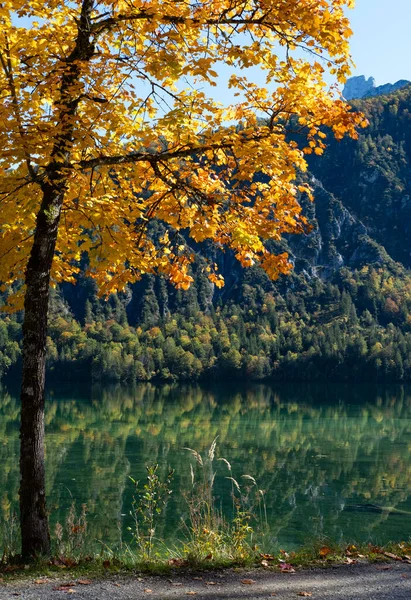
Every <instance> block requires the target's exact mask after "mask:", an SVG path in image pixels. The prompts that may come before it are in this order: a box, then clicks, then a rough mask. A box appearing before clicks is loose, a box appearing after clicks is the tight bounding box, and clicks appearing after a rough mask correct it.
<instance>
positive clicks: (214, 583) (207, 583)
mask: <svg viewBox="0 0 411 600" xmlns="http://www.w3.org/2000/svg"><path fill="white" fill-rule="evenodd" d="M206 585H217V584H216V582H215V581H206Z"/></svg>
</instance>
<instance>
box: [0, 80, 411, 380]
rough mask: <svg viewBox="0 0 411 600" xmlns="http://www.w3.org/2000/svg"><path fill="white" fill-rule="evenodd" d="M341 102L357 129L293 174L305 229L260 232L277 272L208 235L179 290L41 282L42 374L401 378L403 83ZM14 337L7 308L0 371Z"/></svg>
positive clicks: (408, 333)
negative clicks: (245, 261)
mask: <svg viewBox="0 0 411 600" xmlns="http://www.w3.org/2000/svg"><path fill="white" fill-rule="evenodd" d="M352 104H353V108H354V110H361V111H363V112H364V113H365V114H366V116H367V118H368V120H369V123H370V125H369V127H368V128H367V129H365V130H363V131H362V132H361V134H360V137H359V140H357V141H354V140H350V139H344V140H342V141H340V142H338V141H336V140H334V139H333V138H332V137H331V136H330V137H329V140H328V148H327V150H326V152H325V154H324V155H323V156H322V157H317V156H314V155H312V156H311V157H310V160H309V172H308V174H307V173H306V174H304V175H301V177H305V178H308V179H309V181H310V183H311V185H312V187H313V189H314V193H315V202H314V203H311V202H310V201H309V200H308V199H307V198H305V197H304V196H302V197H301V199H300V201H301V203H302V205H303V209H304V212H305V214H306V216H307V217H308V219H309V222H310V224H311V231H310V232H308V233H307V234H306V235H298V236H297V235H295V236H289V237H288V238H287V239H284V240H283V241H282V242H281V243H274V242H269V245H270V247H271V248H272V249H273V250H277V251H287V252H289V254H290V257H291V260H292V262H293V263H294V270H293V272H292V274H291V275H289V276H287V277H281V278H280V279H279V280H278V281H277V282H272V281H270V280H269V279H268V277H267V275H266V274H265V273H264V272H263V271H262V270H261V269H259V268H256V267H252V268H249V269H242V268H241V266H240V265H239V263H238V262H237V261H236V260H235V258H234V256H233V254H232V253H230V252H225V253H221V252H220V251H219V250H218V248H217V247H216V246H215V245H213V244H211V243H203V244H199V245H196V244H193V243H191V247H192V250H193V252H194V253H195V255H196V259H195V262H194V264H193V267H192V275H193V278H194V283H193V285H192V286H191V288H190V290H188V292H182V291H179V290H175V289H174V288H172V287H171V286H170V285H169V284H168V283H167V282H166V281H165V280H164V279H163V278H160V277H157V278H156V277H153V276H150V277H144V278H143V279H142V281H141V282H139V283H137V284H135V285H133V286H130V287H129V288H128V290H127V292H126V293H123V294H119V295H117V296H113V297H111V298H110V299H109V300H108V301H107V302H105V301H102V300H101V299H99V298H98V296H97V293H96V288H95V284H94V283H93V282H92V281H90V280H88V279H87V278H85V277H84V276H83V275H81V276H80V277H79V281H78V283H77V285H76V286H73V285H71V284H64V285H62V286H61V287H60V288H59V289H57V290H56V291H53V298H52V306H51V309H50V331H49V337H48V345H47V352H48V369H49V377H50V378H53V377H56V378H58V379H59V380H61V379H62V378H64V377H66V378H73V377H75V378H76V379H90V378H91V379H93V380H98V381H127V382H134V381H142V380H162V381H169V380H175V379H180V380H196V379H212V380H215V379H218V378H220V379H227V378H236V379H240V378H242V379H251V380H262V379H271V380H315V381H324V380H330V381H344V380H350V381H352V380H358V381H411V271H410V269H411V252H410V249H411V189H410V187H411V86H408V87H407V86H406V87H403V88H401V89H400V90H397V91H396V92H394V93H392V94H389V95H382V96H376V97H370V98H365V99H361V100H354V101H352ZM163 231H164V227H163V225H162V224H161V223H154V224H153V236H155V235H161V233H162V232H163ZM180 242H181V243H190V242H188V241H187V240H186V239H185V238H184V236H180ZM206 259H208V260H212V261H214V262H216V263H217V264H218V266H219V269H220V272H221V273H222V275H223V276H224V278H225V281H226V285H225V287H224V288H222V289H221V290H219V289H217V288H215V287H214V286H213V285H212V284H211V283H210V282H209V281H208V279H207V277H206V267H207V263H206ZM20 343H21V315H15V316H12V317H9V316H4V317H3V318H2V320H1V321H0V375H1V374H3V376H7V377H8V378H13V379H14V378H16V377H17V374H18V372H19V371H18V369H19V362H20Z"/></svg>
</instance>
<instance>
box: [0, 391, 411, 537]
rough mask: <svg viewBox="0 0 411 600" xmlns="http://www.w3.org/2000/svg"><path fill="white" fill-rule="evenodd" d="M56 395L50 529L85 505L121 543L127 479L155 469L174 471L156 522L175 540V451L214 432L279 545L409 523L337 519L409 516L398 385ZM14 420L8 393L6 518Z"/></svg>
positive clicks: (179, 475) (222, 484)
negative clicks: (164, 514)
mask: <svg viewBox="0 0 411 600" xmlns="http://www.w3.org/2000/svg"><path fill="white" fill-rule="evenodd" d="M347 393H348V394H349V395H347ZM356 394H357V396H356ZM55 395H56V397H58V398H59V400H56V401H54V400H53V399H52V398H49V404H48V411H47V423H46V427H47V434H48V436H47V482H48V488H49V489H50V490H51V493H50V502H49V506H50V509H51V511H52V516H53V518H54V520H55V519H57V518H58V519H60V520H62V519H63V514H64V511H65V510H66V509H67V506H68V505H69V504H70V502H71V497H73V498H74V499H75V500H76V502H77V504H78V505H80V504H81V503H83V502H85V503H87V506H88V508H89V525H90V536H91V537H92V538H94V539H102V540H104V541H105V542H106V543H108V544H110V545H113V544H114V543H115V542H116V541H117V540H118V539H119V529H120V523H121V521H122V517H121V514H122V513H123V514H124V513H125V514H128V512H129V508H130V503H131V486H129V485H128V483H127V475H128V473H129V471H130V472H131V473H132V474H133V476H134V477H136V478H137V479H142V478H143V477H144V476H145V471H144V465H145V464H148V463H154V462H157V461H158V462H159V464H160V465H161V467H162V468H164V469H165V468H166V467H167V465H168V464H171V465H172V466H173V467H174V468H175V469H176V478H175V481H174V485H173V487H174V489H175V490H176V493H175V494H174V495H173V496H172V497H171V500H170V503H169V505H168V509H167V511H168V518H167V520H166V522H165V523H163V528H164V534H165V535H171V534H172V532H174V531H175V529H176V518H179V517H180V515H182V514H183V513H184V503H183V500H182V498H181V495H179V494H178V493H177V490H187V489H188V488H189V485H190V477H189V469H188V455H187V453H186V452H185V451H184V450H182V448H183V447H184V446H189V447H191V448H196V449H197V450H199V451H200V452H201V451H204V450H205V449H207V448H208V447H209V446H210V444H211V442H212V440H213V439H214V438H215V437H216V436H217V435H218V436H219V439H218V453H219V455H220V456H225V457H226V458H228V459H229V460H230V462H231V463H232V465H233V471H234V474H235V475H237V476H239V475H241V474H242V473H249V474H251V475H253V476H254V477H256V479H257V481H258V482H259V485H260V487H262V489H264V490H266V500H267V506H268V512H269V517H270V522H271V526H272V533H273V535H274V536H278V537H279V538H280V539H281V540H282V541H283V543H286V542H287V540H289V541H292V540H298V541H302V540H303V539H304V538H308V537H309V535H310V534H311V535H312V534H317V535H321V534H327V535H331V536H332V537H334V538H341V537H342V536H344V537H345V538H347V537H350V536H351V537H352V536H354V537H356V538H357V537H361V536H362V537H367V535H375V536H377V537H378V536H381V537H382V538H383V537H386V538H388V537H391V538H393V537H395V536H396V535H397V537H398V536H400V537H401V535H404V524H403V519H404V518H407V517H399V516H398V515H388V514H387V513H381V514H378V513H375V514H366V515H365V516H364V514H361V513H355V512H348V511H344V510H343V509H344V505H345V503H346V502H347V499H348V501H349V502H351V503H361V502H362V503H367V502H368V503H369V502H372V503H374V504H379V505H383V506H398V507H399V508H402V509H404V508H405V509H406V510H411V502H410V503H408V504H407V502H408V496H409V490H410V488H411V461H410V447H411V392H410V391H407V389H404V388H403V387H393V388H391V389H390V388H385V389H383V390H378V389H375V390H372V389H371V390H370V389H369V388H365V387H364V388H361V386H356V387H355V389H354V390H353V389H352V388H351V389H348V388H347V389H346V388H344V387H339V386H332V387H331V386H330V387H329V388H327V387H318V388H316V387H315V386H306V387H304V386H298V387H296V388H295V389H293V388H292V386H287V388H278V387H276V388H271V387H270V386H264V385H257V386H252V387H249V388H244V389H235V388H233V386H231V387H224V386H219V387H218V388H215V389H213V388H208V389H207V388H201V387H200V386H179V385H167V386H161V387H156V386H153V385H151V384H142V385H139V386H137V387H135V388H133V389H124V388H121V387H120V386H118V387H113V388H109V389H97V388H94V389H93V390H92V391H91V393H90V394H89V395H88V398H87V400H82V401H75V400H73V399H72V398H70V397H68V396H67V395H65V394H62V393H61V392H60V393H57V392H56V393H55ZM344 401H349V402H350V406H347V404H345V403H344ZM18 414H19V408H18V403H17V401H16V399H15V398H14V397H13V396H11V395H10V394H3V396H2V402H1V406H0V465H1V466H0V478H1V482H2V487H1V490H0V501H1V504H0V511H1V515H2V517H3V518H7V516H8V514H9V512H10V510H12V509H13V507H15V506H17V491H18V460H17V456H18V454H17V453H18ZM220 472H221V475H222V476H221V477H220V479H218V483H217V493H218V494H219V495H220V496H221V498H222V502H223V504H224V497H225V498H226V501H227V505H229V504H230V502H229V499H228V494H229V485H228V482H227V481H226V480H224V477H223V476H224V475H226V474H227V473H225V472H224V467H223V465H221V468H220ZM400 519H401V520H400ZM123 520H124V519H123ZM126 521H127V518H126ZM350 532H352V533H350ZM383 534H385V535H383Z"/></svg>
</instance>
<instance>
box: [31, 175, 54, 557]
mask: <svg viewBox="0 0 411 600" xmlns="http://www.w3.org/2000/svg"><path fill="white" fill-rule="evenodd" d="M42 189H43V200H42V205H41V208H40V211H39V213H38V216H37V223H36V230H35V234H34V241H33V247H32V250H31V253H30V258H29V262H28V265H27V270H26V281H25V283H26V293H25V299H24V311H25V312H24V323H23V378H22V388H21V429H20V474H21V482H20V526H21V537H22V555H23V556H24V557H32V556H34V555H37V554H49V552H50V532H49V525H48V514H47V509H46V485H45V468H44V383H45V367H46V337H47V313H48V306H49V284H50V272H51V266H52V263H53V256H54V250H55V247H56V240H57V232H58V223H59V219H60V211H61V205H62V201H63V196H64V189H62V188H60V189H57V187H56V186H55V185H54V186H52V185H50V184H44V186H43V188H42Z"/></svg>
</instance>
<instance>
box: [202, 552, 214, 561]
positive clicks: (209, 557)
mask: <svg viewBox="0 0 411 600" xmlns="http://www.w3.org/2000/svg"><path fill="white" fill-rule="evenodd" d="M212 558H213V555H212V554H211V552H210V554H207V556H206V557H205V559H204V560H212Z"/></svg>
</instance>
